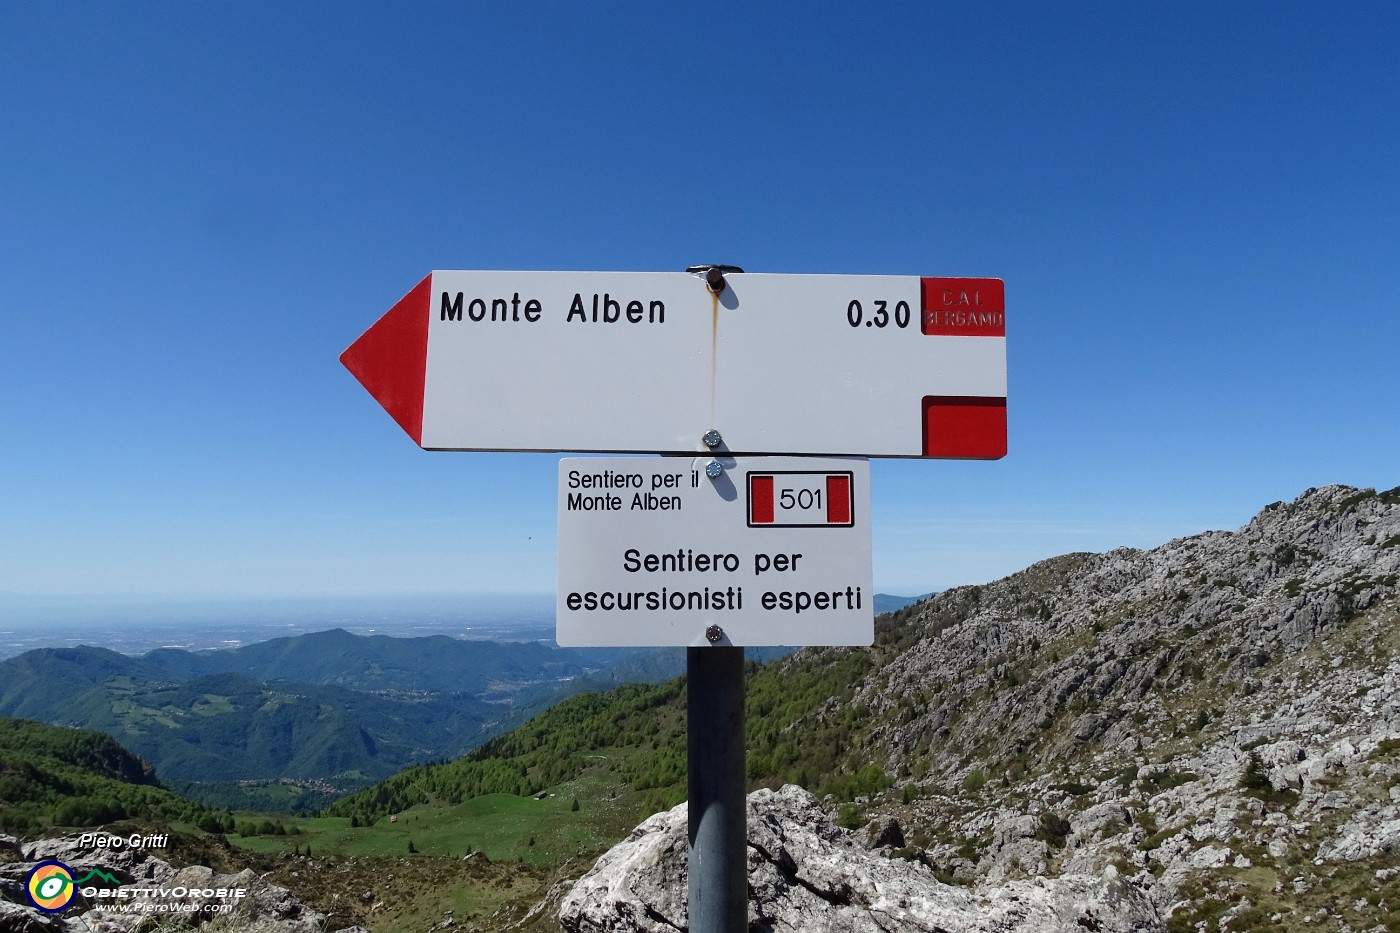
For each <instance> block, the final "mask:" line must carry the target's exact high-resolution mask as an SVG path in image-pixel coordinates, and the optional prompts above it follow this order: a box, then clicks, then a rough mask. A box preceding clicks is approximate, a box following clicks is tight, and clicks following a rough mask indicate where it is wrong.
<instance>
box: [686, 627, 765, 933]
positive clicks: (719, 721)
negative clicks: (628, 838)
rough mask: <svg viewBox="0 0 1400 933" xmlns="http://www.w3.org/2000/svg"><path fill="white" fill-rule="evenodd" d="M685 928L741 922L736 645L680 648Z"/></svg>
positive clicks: (739, 668) (744, 883)
mask: <svg viewBox="0 0 1400 933" xmlns="http://www.w3.org/2000/svg"><path fill="white" fill-rule="evenodd" d="M686 673H687V682H686V752H687V755H686V759H687V761H686V764H687V770H688V775H687V781H686V784H687V788H688V790H689V794H690V801H689V807H688V809H687V813H686V816H687V819H688V829H689V840H690V855H689V872H690V890H689V895H690V908H689V912H690V925H689V926H690V933H744V931H746V930H747V929H748V922H749V921H748V911H749V878H748V814H747V813H746V812H745V809H744V807H745V803H744V796H745V795H744V778H745V775H744V751H745V749H744V649H743V648H735V647H729V646H716V647H712V648H687V649H686Z"/></svg>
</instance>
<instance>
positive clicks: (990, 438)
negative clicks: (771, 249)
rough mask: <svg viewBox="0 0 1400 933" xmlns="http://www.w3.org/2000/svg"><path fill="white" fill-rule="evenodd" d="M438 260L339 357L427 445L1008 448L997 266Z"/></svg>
mask: <svg viewBox="0 0 1400 933" xmlns="http://www.w3.org/2000/svg"><path fill="white" fill-rule="evenodd" d="M724 284H725V287H724V289H723V291H721V292H720V293H719V294H718V295H715V294H712V293H711V292H710V291H708V290H707V289H706V287H705V282H704V280H703V279H701V278H699V277H697V276H695V275H690V274H687V273H684V272H434V273H432V274H431V275H429V276H427V277H426V278H425V279H423V281H421V282H419V283H418V285H417V286H416V287H415V288H414V289H413V290H412V291H410V292H409V293H408V294H407V295H406V296H404V298H403V299H402V300H401V301H399V302H398V304H396V305H395V306H394V307H393V309H392V310H391V311H389V313H388V314H386V315H385V316H384V317H383V318H382V319H381V320H380V321H379V322H378V323H377V324H375V325H374V326H373V327H371V328H370V329H369V330H368V331H367V332H366V333H365V334H364V336H362V337H361V338H360V339H359V340H357V341H355V343H354V345H352V346H351V347H350V348H349V349H348V350H346V351H345V353H344V354H342V355H341V361H342V362H343V363H344V364H345V366H346V367H347V368H348V369H349V370H350V371H351V372H352V373H353V374H354V375H355V377H356V378H357V379H359V380H360V382H361V383H363V384H364V386H365V388H366V389H368V390H369V391H370V393H371V394H372V395H374V397H375V398H377V399H378V400H379V401H380V403H381V404H382V405H383V406H384V407H385V409H387V410H388V412H389V414H390V415H392V416H393V417H394V419H395V420H396V421H397V422H398V423H399V425H400V426H401V427H402V428H403V429H404V430H405V431H407V432H408V435H409V436H410V437H412V438H413V440H414V442H415V443H417V444H419V445H420V446H422V447H425V448H428V449H432V450H540V451H577V452H592V451H596V452H613V453H689V452H695V451H699V450H704V449H705V448H704V447H702V446H701V445H700V439H701V436H702V435H703V434H704V433H705V432H706V431H708V430H709V429H711V428H716V429H718V430H719V431H720V433H721V436H722V438H723V449H725V450H727V451H728V452H729V453H731V454H783V455H793V454H802V455H821V454H827V455H832V454H835V455H839V454H847V455H852V456H860V457H955V458H968V459H995V458H998V457H1002V456H1004V455H1005V454H1006V337H1005V335H1006V317H1005V303H1004V298H1003V289H1002V283H1001V281H1000V280H999V279H966V278H920V277H918V276H893V275H891V276H883V275H872V276H859V275H760V274H744V273H731V274H729V275H727V276H725V278H724Z"/></svg>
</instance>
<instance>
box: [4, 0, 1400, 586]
mask: <svg viewBox="0 0 1400 933" xmlns="http://www.w3.org/2000/svg"><path fill="white" fill-rule="evenodd" d="M1397 48H1400V7H1397V6H1396V5H1394V4H1384V3H1365V4H1363V3H1342V4H1320V3H1277V2H1269V3H1253V4H1251V3H1228V4H1222V3H1200V4H1192V3H1172V4H1167V3H1132V4H1125V3H1116V2H1104V3H1058V4H1045V3H996V4H977V5H973V4H925V3H909V4H894V5H876V6H875V7H873V8H872V9H870V10H865V9H859V8H857V7H856V6H853V5H850V4H829V5H827V4H811V3H803V4H797V3H791V4H732V5H731V4H705V5H696V4H690V5H682V4H667V3H640V2H638V3H589V4H578V3H557V4H544V5H541V4H525V3H520V4H517V3H493V4H486V3H471V4H467V3H444V4H432V3H413V4H383V3H378V4H364V3H334V4H332V3H324V4H306V3H284V2H277V3H236V4H235V3H186V2H169V3H155V2H146V3H122V4H112V3H95V2H94V3H66V2H54V3H23V2H15V0H5V2H0V114H3V115H4V131H3V138H0V320H2V321H3V330H2V331H0V592H8V593H9V594H11V595H13V594H55V595H60V596H64V595H71V594H104V593H110V594H126V595H132V594H151V595H152V596H180V597H215V598H230V599H237V598H254V597H264V596H279V597H281V596H301V595H320V594H335V595H352V596H353V595H356V594H395V593H403V594H407V593H427V592H454V591H472V590H491V591H508V590H517V591H522V590H531V591H541V590H549V589H551V588H552V587H553V580H554V561H555V555H554V527H555V516H554V508H555V505H554V503H555V489H554V483H555V479H554V477H555V469H556V467H555V463H556V460H557V458H556V457H555V456H552V455H545V454H466V453H426V452H423V451H420V450H419V449H418V448H417V447H415V446H414V445H413V444H412V442H411V441H409V440H407V439H406V438H405V436H404V434H403V432H402V431H400V430H399V429H398V428H397V427H396V426H395V425H394V424H393V423H392V422H391V421H390V420H389V418H388V416H387V415H385V414H384V412H383V411H382V410H381V409H380V408H379V406H378V405H377V404H375V403H374V401H373V400H372V399H371V398H370V397H369V396H368V395H367V394H366V393H365V392H364V390H363V389H361V388H360V387H359V385H358V384H356V383H355V381H354V380H353V379H352V378H351V377H350V375H349V374H348V373H346V372H345V371H344V370H343V369H342V368H341V366H340V365H339V363H338V362H337V355H338V354H339V353H340V351H341V350H343V349H344V348H345V347H346V346H347V345H348V344H349V343H350V342H351V341H352V340H354V339H355V337H357V336H358V335H359V334H360V333H361V332H362V331H363V330H364V329H365V328H366V327H367V326H369V324H370V323H372V322H373V321H374V320H375V319H376V318H377V317H378V316H379V315H380V314H381V313H383V312H384V311H385V310H386V309H388V307H389V306H390V305H391V304H392V303H393V302H394V301H395V300H397V299H398V298H399V297H400V296H401V295H402V294H403V293H404V292H406V291H407V290H408V289H409V288H410V287H412V286H413V285H414V284H415V283H416V282H417V281H418V280H419V279H420V278H421V277H422V276H423V275H424V274H425V273H426V272H428V271H429V270H431V269H435V268H440V269H579V270H590V269H601V270H657V271H671V270H678V269H681V268H683V267H684V266H686V265H688V264H691V263H697V262H728V263H735V264H738V265H742V266H744V267H745V268H746V269H748V270H749V271H764V272H840V273H870V274H874V273H892V274H909V275H967V276H996V277H1000V278H1003V279H1005V280H1006V294H1007V307H1008V314H1007V320H1008V328H1007V329H1008V353H1009V378H1010V390H1009V396H1010V402H1009V405H1010V408H1009V412H1010V449H1011V452H1010V455H1009V456H1008V457H1007V458H1006V459H1005V460H1004V461H1002V462H998V463H953V462H938V461H880V462H876V463H875V464H874V468H873V471H872V472H873V498H874V510H875V516H874V518H875V521H874V535H875V582H876V586H877V589H880V590H883V591H889V592H903V593H914V592H922V591H925V590H928V589H933V588H941V587H945V586H949V585H955V584H959V583H968V582H980V581H986V580H990V579H995V578H997V577H999V576H1002V575H1004V574H1006V573H1009V572H1012V571H1015V570H1017V569H1019V568H1021V567H1023V566H1025V565H1027V564H1029V563H1031V562H1032V561H1034V560H1037V559H1039V558H1042V557H1048V556H1051V555H1054V554H1058V553H1063V552H1066V551H1072V550H1104V549H1108V548H1111V547H1115V546H1119V545H1130V546H1138V547H1143V546H1154V545H1157V544H1160V543H1162V542H1164V541H1166V540H1168V539H1170V538H1172V537H1175V536H1179V535H1185V534H1194V533H1196V532H1199V531H1202V530H1205V529H1209V528H1234V527H1237V526H1239V525H1241V524H1243V523H1244V522H1246V521H1247V520H1248V519H1249V518H1250V516H1251V515H1253V514H1254V513H1255V512H1256V511H1257V510H1258V509H1259V508H1260V507H1262V506H1263V505H1265V504H1266V503H1268V502H1271V501H1273V500H1276V499H1285V498H1292V497H1294V496H1296V495H1297V494H1299V493H1300V492H1302V491H1303V490H1304V489H1306V488H1307V487H1309V486H1314V485H1322V484H1326V483H1333V482H1341V483H1350V484H1355V485H1362V486H1376V487H1382V488H1388V487H1390V486H1394V485H1396V484H1400V391H1397V390H1400V363H1397V357H1398V353H1397V351H1400V68H1397V67H1396V64H1395V50H1396V49H1397Z"/></svg>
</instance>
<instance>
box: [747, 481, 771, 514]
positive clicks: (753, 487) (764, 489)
mask: <svg viewBox="0 0 1400 933" xmlns="http://www.w3.org/2000/svg"><path fill="white" fill-rule="evenodd" d="M749 524H750V525H771V524H773V477H771V476H752V475H751V476H750V477H749Z"/></svg>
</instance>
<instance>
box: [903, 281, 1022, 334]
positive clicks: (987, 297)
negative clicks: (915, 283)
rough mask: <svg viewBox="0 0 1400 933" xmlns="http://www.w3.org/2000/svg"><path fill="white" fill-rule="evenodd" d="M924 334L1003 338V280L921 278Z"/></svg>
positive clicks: (1004, 329)
mask: <svg viewBox="0 0 1400 933" xmlns="http://www.w3.org/2000/svg"><path fill="white" fill-rule="evenodd" d="M920 282H921V283H922V286H923V287H922V289H921V292H922V311H923V314H922V318H923V328H924V333H925V334H928V335H929V336H944V337H1005V336H1006V283H1005V282H1003V281H1002V280H1001V279H921V280H920Z"/></svg>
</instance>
